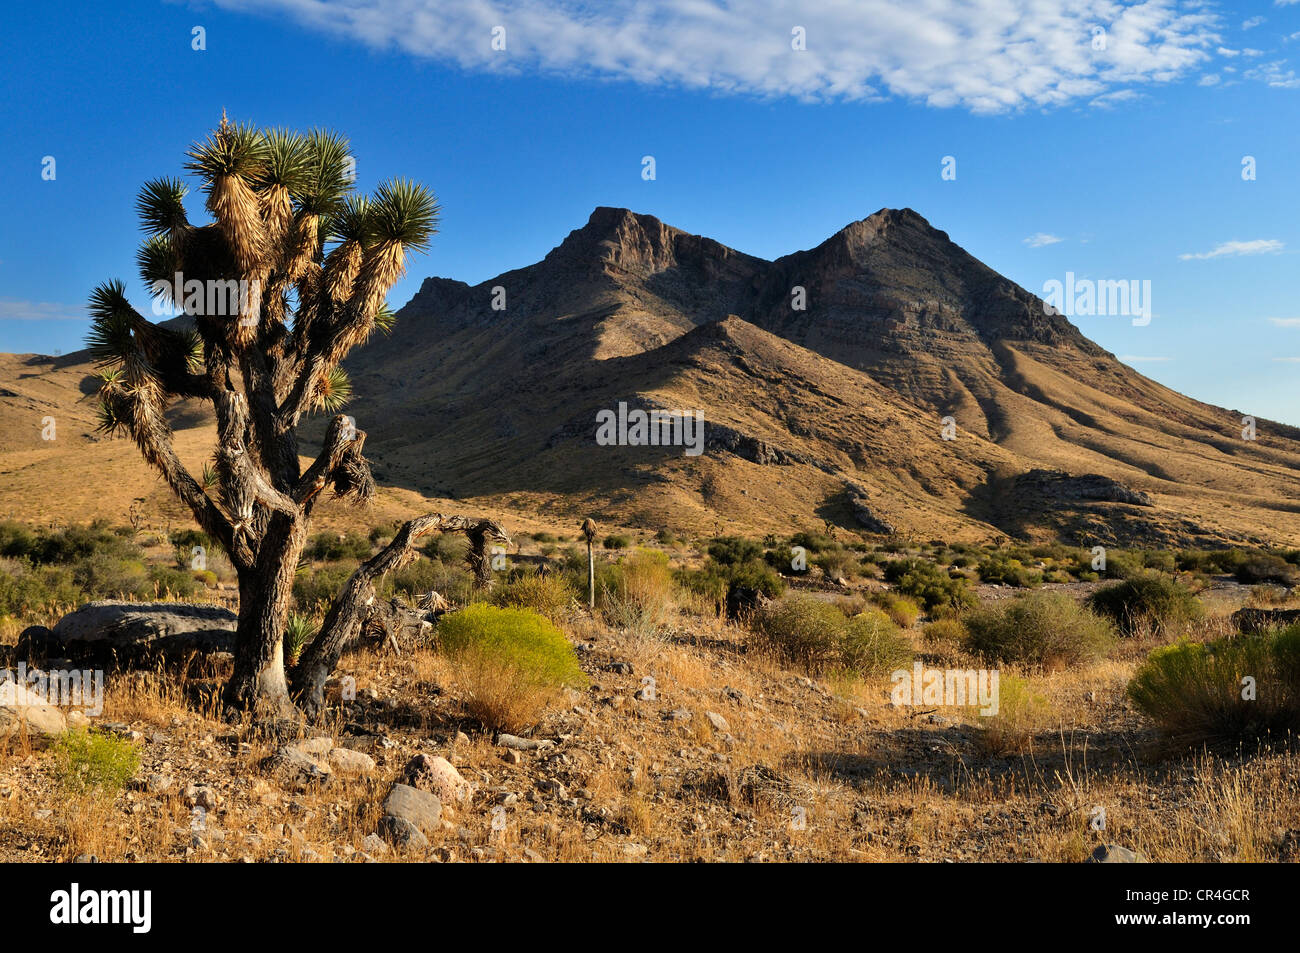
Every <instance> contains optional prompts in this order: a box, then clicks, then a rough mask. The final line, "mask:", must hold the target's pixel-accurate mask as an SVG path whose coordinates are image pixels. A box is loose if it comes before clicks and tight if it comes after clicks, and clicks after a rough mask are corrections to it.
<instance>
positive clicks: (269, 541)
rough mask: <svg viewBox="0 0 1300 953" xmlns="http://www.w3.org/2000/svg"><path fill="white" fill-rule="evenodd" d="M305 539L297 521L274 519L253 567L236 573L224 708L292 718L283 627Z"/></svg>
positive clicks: (304, 531) (286, 518)
mask: <svg viewBox="0 0 1300 953" xmlns="http://www.w3.org/2000/svg"><path fill="white" fill-rule="evenodd" d="M306 535H307V534H306V529H305V527H304V526H303V525H302V524H301V523H299V522H298V521H297V520H292V519H290V518H289V517H288V516H287V515H285V514H282V513H276V514H275V515H274V516H272V517H271V520H270V525H269V526H268V528H267V532H266V535H265V537H264V538H263V540H262V545H261V548H260V549H259V550H258V555H257V563H256V565H255V566H254V568H253V569H252V570H245V571H241V572H240V573H239V626H238V628H237V629H236V630H235V667H234V671H233V672H232V673H231V676H230V680H229V681H228V682H227V683H226V690H225V696H224V701H225V704H226V706H227V707H228V708H235V709H245V710H249V711H252V712H253V713H254V714H255V715H257V716H267V715H269V716H272V717H280V716H284V715H290V714H292V713H293V712H294V705H293V702H292V700H291V699H290V697H289V686H288V684H287V683H286V681H285V676H284V627H285V622H286V621H287V619H288V616H289V607H290V605H291V603H292V600H293V579H294V574H295V572H296V571H297V568H298V559H299V557H300V556H301V555H302V549H303V545H304V544H305V542H306Z"/></svg>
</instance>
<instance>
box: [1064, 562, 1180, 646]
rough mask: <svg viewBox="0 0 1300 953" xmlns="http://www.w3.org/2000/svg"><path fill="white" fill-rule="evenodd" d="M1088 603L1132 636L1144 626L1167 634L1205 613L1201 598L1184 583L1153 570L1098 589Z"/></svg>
mask: <svg viewBox="0 0 1300 953" xmlns="http://www.w3.org/2000/svg"><path fill="white" fill-rule="evenodd" d="M1089 604H1090V605H1091V607H1092V609H1093V610H1094V611H1096V612H1098V613H1100V614H1101V615H1104V616H1106V617H1108V618H1109V619H1111V620H1112V621H1113V622H1114V623H1115V624H1116V625H1117V626H1119V629H1120V631H1121V632H1123V633H1124V634H1125V635H1129V636H1131V635H1134V634H1136V633H1137V632H1139V631H1141V630H1142V629H1143V628H1144V627H1150V628H1153V629H1154V630H1155V631H1157V632H1158V633H1161V634H1164V633H1167V632H1169V631H1172V630H1173V629H1175V628H1177V627H1178V626H1182V625H1185V624H1187V623H1188V622H1193V621H1195V620H1197V619H1199V618H1201V617H1202V616H1203V615H1204V614H1205V610H1204V608H1203V607H1202V606H1201V603H1200V602H1199V600H1197V598H1196V596H1195V595H1193V594H1192V591H1191V590H1190V589H1188V588H1187V587H1186V586H1185V585H1183V584H1182V583H1180V582H1179V581H1178V580H1176V579H1171V578H1169V577H1168V576H1164V575H1161V574H1159V573H1152V572H1147V573H1139V574H1137V575H1134V576H1132V577H1130V578H1128V579H1125V580H1124V581H1123V582H1118V583H1115V584H1114V585H1111V586H1106V587H1105V588H1104V589H1099V590H1097V591H1096V592H1095V593H1093V594H1092V596H1091V598H1090V599H1089Z"/></svg>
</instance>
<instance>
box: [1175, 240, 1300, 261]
mask: <svg viewBox="0 0 1300 953" xmlns="http://www.w3.org/2000/svg"><path fill="white" fill-rule="evenodd" d="M1284 247H1285V245H1284V243H1282V242H1280V241H1278V240H1277V239H1276V238H1256V239H1255V240H1254V241H1249V242H1220V243H1219V244H1218V245H1215V246H1214V248H1213V249H1212V250H1210V251H1203V252H1189V253H1187V254H1186V255H1179V256H1178V257H1179V259H1181V260H1182V261H1188V260H1190V259H1205V258H1223V257H1225V256H1227V257H1237V256H1240V255H1271V254H1276V253H1277V252H1280V251H1281V250H1282V249H1283V248H1284Z"/></svg>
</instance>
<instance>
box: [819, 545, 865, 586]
mask: <svg viewBox="0 0 1300 953" xmlns="http://www.w3.org/2000/svg"><path fill="white" fill-rule="evenodd" d="M813 565H815V566H818V567H819V568H820V569H821V571H822V572H823V573H825V574H826V578H827V579H839V578H841V577H842V578H844V579H854V578H856V577H857V576H858V574H859V571H860V566H861V560H860V559H859V558H858V556H857V555H856V554H855V553H852V552H850V551H849V550H847V549H827V550H825V551H823V552H821V553H819V554H818V555H817V556H816V557H814V559H813Z"/></svg>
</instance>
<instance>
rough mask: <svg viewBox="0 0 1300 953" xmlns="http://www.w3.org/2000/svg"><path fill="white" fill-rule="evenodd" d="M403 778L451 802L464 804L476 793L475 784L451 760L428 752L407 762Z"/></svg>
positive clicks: (405, 781)
mask: <svg viewBox="0 0 1300 953" xmlns="http://www.w3.org/2000/svg"><path fill="white" fill-rule="evenodd" d="M401 780H402V783H404V784H407V785H409V786H411V787H413V788H416V789H417V790H420V791H427V792H429V793H431V794H436V795H437V796H438V798H439V799H440V800H442V801H446V802H448V803H451V804H463V803H465V802H466V801H468V800H469V799H470V798H471V797H473V795H474V785H472V784H471V783H470V782H468V781H466V780H465V779H464V778H463V777H461V774H460V772H459V771H457V770H456V768H455V767H454V766H453V765H452V763H451V762H450V761H448V760H447V759H446V758H439V757H434V756H431V755H427V754H417V755H416V756H415V757H414V758H412V759H411V760H410V761H409V762H407V765H406V767H405V768H404V769H403V770H402V779H401Z"/></svg>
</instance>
